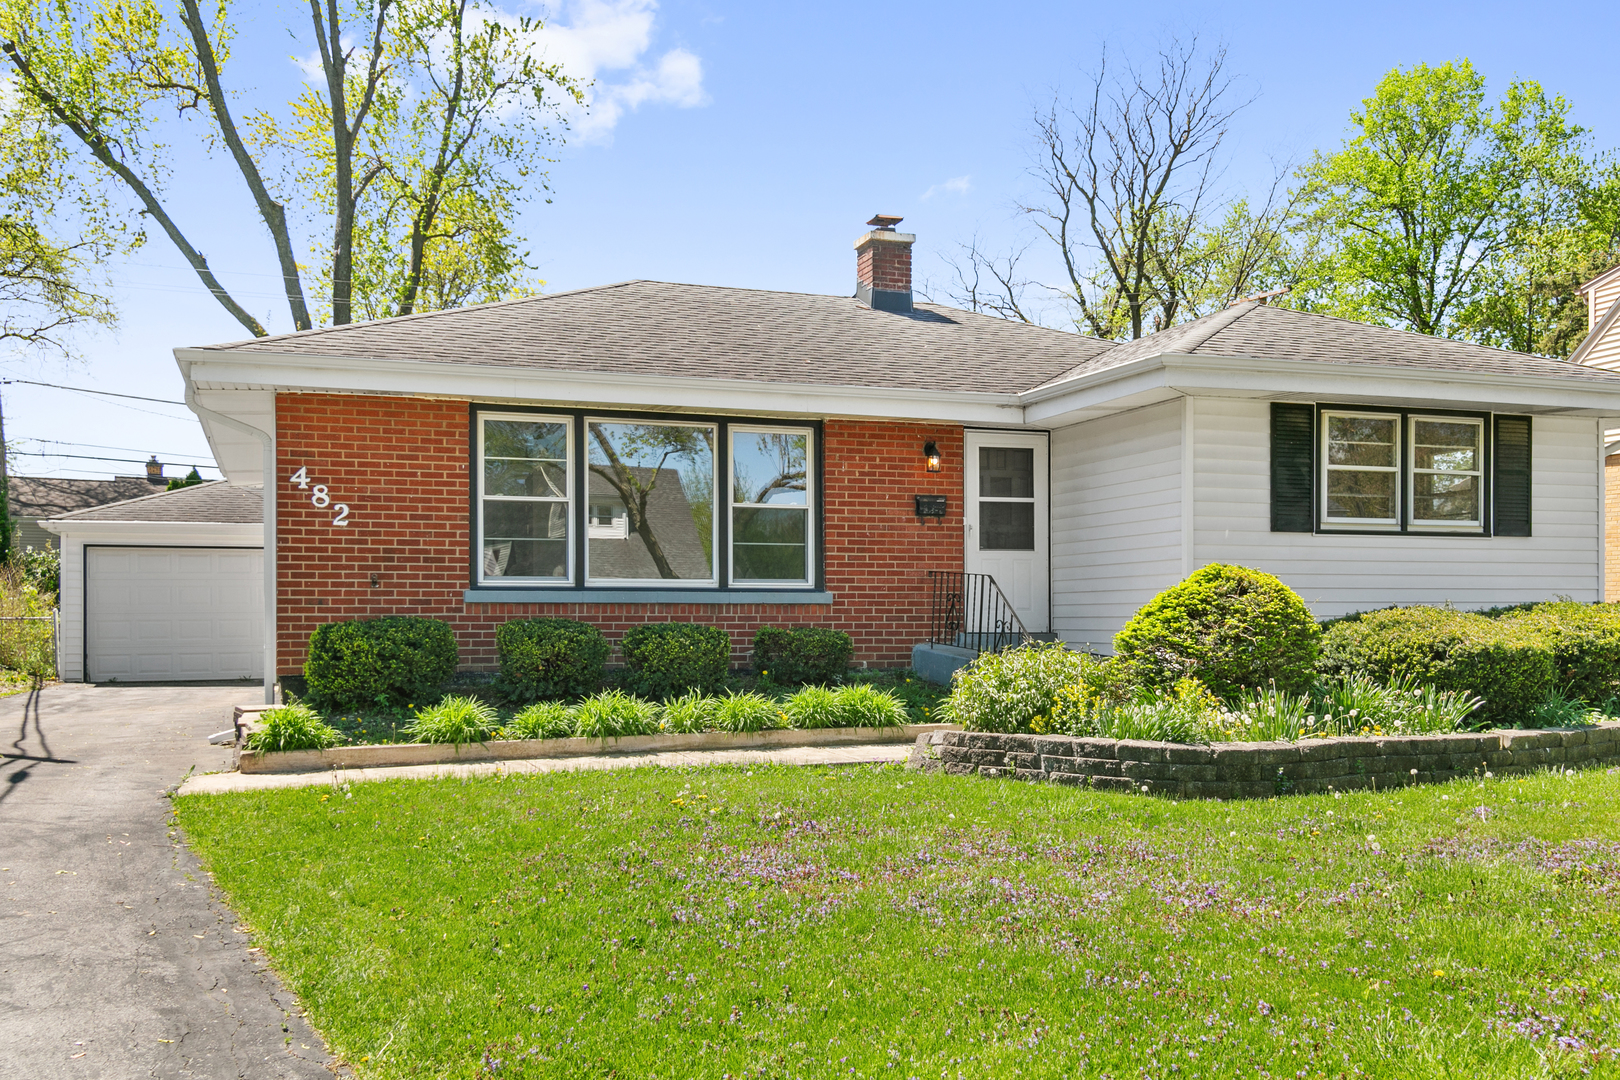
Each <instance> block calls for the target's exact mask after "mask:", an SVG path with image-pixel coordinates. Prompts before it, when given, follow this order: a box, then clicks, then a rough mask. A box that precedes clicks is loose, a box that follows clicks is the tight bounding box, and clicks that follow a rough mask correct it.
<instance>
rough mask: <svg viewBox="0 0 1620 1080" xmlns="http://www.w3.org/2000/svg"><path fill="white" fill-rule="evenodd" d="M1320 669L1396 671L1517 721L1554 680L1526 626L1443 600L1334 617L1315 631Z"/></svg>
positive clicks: (1488, 716)
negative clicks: (1442, 604) (1319, 633)
mask: <svg viewBox="0 0 1620 1080" xmlns="http://www.w3.org/2000/svg"><path fill="white" fill-rule="evenodd" d="M1321 666H1322V670H1323V671H1324V672H1326V673H1327V674H1330V675H1357V674H1361V675H1367V676H1370V677H1371V678H1373V679H1376V680H1378V681H1379V682H1382V683H1385V684H1388V683H1390V682H1392V681H1394V680H1396V679H1399V678H1402V677H1404V676H1411V677H1413V678H1416V679H1417V680H1418V681H1419V682H1423V683H1428V684H1431V685H1433V686H1434V687H1436V688H1437V689H1440V690H1458V691H1466V692H1468V693H1472V694H1476V695H1478V696H1479V697H1482V698H1484V699H1485V703H1484V704H1483V705H1481V706H1480V709H1479V713H1478V714H1477V715H1478V716H1479V717H1480V719H1482V720H1485V721H1489V722H1491V723H1496V724H1519V723H1522V722H1524V721H1525V720H1526V719H1527V718H1528V717H1529V715H1530V711H1531V710H1532V709H1533V708H1535V706H1537V705H1539V704H1541V703H1542V702H1544V701H1546V700H1547V698H1548V696H1549V695H1550V694H1551V693H1552V691H1553V689H1554V687H1555V686H1556V683H1557V667H1556V666H1555V664H1554V662H1553V648H1552V646H1551V645H1549V644H1548V642H1547V640H1546V639H1545V638H1544V637H1543V636H1542V635H1541V634H1540V633H1539V632H1538V631H1537V630H1536V629H1534V628H1532V627H1530V626H1527V625H1523V624H1520V623H1517V622H1514V621H1510V620H1507V619H1489V618H1486V617H1485V616H1483V615H1476V614H1471V613H1469V612H1463V611H1452V610H1450V609H1449V608H1433V607H1409V608H1385V609H1384V610H1382V611H1370V612H1368V613H1366V614H1365V615H1359V616H1356V617H1354V618H1349V619H1342V620H1339V621H1336V622H1334V623H1333V624H1332V625H1331V626H1329V627H1328V630H1327V633H1326V634H1324V635H1323V637H1322V664H1321Z"/></svg>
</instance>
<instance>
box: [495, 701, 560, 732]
mask: <svg viewBox="0 0 1620 1080" xmlns="http://www.w3.org/2000/svg"><path fill="white" fill-rule="evenodd" d="M574 727H575V719H574V710H573V709H571V708H569V707H568V706H567V705H564V704H563V703H562V702H560V701H537V702H535V703H534V704H533V705H530V706H529V707H528V708H526V709H524V710H523V711H522V712H520V713H518V714H517V715H516V716H514V717H512V719H510V720H508V721H507V722H506V726H505V727H504V728H502V729H501V737H502V738H503V739H567V738H570V737H571V736H572V735H573V734H574Z"/></svg>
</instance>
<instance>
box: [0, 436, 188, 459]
mask: <svg viewBox="0 0 1620 1080" xmlns="http://www.w3.org/2000/svg"><path fill="white" fill-rule="evenodd" d="M12 441H14V442H27V443H38V444H39V445H41V446H76V447H78V448H79V449H80V450H127V451H129V452H130V453H131V454H156V455H158V456H159V457H172V458H174V459H175V460H177V461H178V460H179V459H180V458H184V457H196V456H199V455H197V453H196V451H193V450H186V451H184V452H182V451H179V450H150V449H144V448H142V447H139V446H103V445H101V444H100V443H88V442H68V441H67V440H66V439H34V438H22V439H14V440H12ZM210 456H212V455H210Z"/></svg>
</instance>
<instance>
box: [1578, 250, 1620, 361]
mask: <svg viewBox="0 0 1620 1080" xmlns="http://www.w3.org/2000/svg"><path fill="white" fill-rule="evenodd" d="M1617 303H1620V274H1612V275H1609V277H1608V280H1606V281H1604V282H1603V283H1602V284H1601V285H1599V286H1598V287H1597V288H1595V289H1593V290H1592V291H1591V292H1590V293H1588V294H1587V312H1588V317H1589V318H1590V320H1591V321H1590V322H1588V323H1587V325H1588V326H1590V327H1593V328H1594V329H1595V328H1596V327H1597V324H1598V323H1599V322H1600V321H1602V319H1603V316H1604V315H1605V314H1606V313H1607V312H1608V310H1609V309H1610V308H1611V307H1613V306H1614V305H1615V304H1617ZM1581 362H1582V363H1584V364H1586V365H1588V366H1589V367H1599V368H1608V369H1610V370H1616V369H1620V319H1616V320H1615V321H1614V322H1612V323H1610V324H1609V327H1608V331H1607V332H1606V333H1605V334H1604V335H1603V336H1602V337H1601V338H1599V339H1598V340H1596V341H1594V342H1592V343H1591V345H1590V346H1589V347H1588V348H1587V352H1586V355H1585V356H1584V357H1582V358H1581Z"/></svg>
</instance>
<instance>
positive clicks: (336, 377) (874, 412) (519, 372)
mask: <svg viewBox="0 0 1620 1080" xmlns="http://www.w3.org/2000/svg"><path fill="white" fill-rule="evenodd" d="M174 355H175V359H176V360H177V361H178V362H179V363H180V366H181V369H182V371H184V372H185V373H186V377H187V379H188V380H189V381H192V382H193V385H194V386H195V387H196V388H198V389H210V388H215V387H226V386H228V387H232V388H251V389H262V390H271V391H306V392H328V393H363V394H400V395H423V396H428V397H445V398H458V399H472V400H490V401H503V400H508V401H533V400H537V399H538V400H551V401H558V402H569V403H582V404H597V405H604V406H606V405H628V406H634V407H642V408H659V409H678V410H683V411H692V412H724V413H730V412H735V413H792V414H798V413H806V414H809V413H814V414H825V415H838V416H871V417H878V418H904V419H917V420H951V421H960V422H969V423H982V422H996V423H1018V422H1021V420H1022V416H1021V403H1020V400H1019V395H1018V394H1017V393H1016V392H1011V391H1009V392H1005V393H991V392H983V391H965V390H921V389H908V388H902V387H884V386H850V385H844V384H837V383H810V382H806V383H792V382H766V381H756V380H750V379H716V378H704V377H691V376H674V375H645V374H639V373H618V372H600V371H560V370H556V369H551V368H518V367H512V366H509V365H481V364H463V363H452V362H445V361H433V360H378V359H366V358H360V357H349V356H310V355H306V354H302V353H271V352H258V351H255V352H252V353H240V352H238V353H232V352H220V351H214V350H208V349H186V348H182V349H176V350H175V351H174ZM266 375H270V376H271V377H270V378H266Z"/></svg>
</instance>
